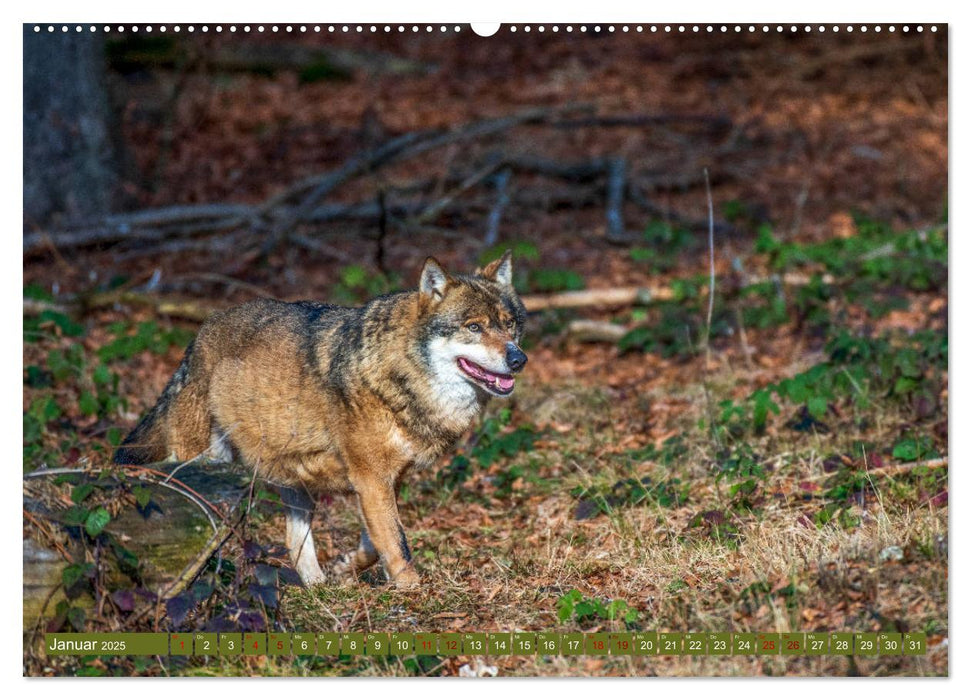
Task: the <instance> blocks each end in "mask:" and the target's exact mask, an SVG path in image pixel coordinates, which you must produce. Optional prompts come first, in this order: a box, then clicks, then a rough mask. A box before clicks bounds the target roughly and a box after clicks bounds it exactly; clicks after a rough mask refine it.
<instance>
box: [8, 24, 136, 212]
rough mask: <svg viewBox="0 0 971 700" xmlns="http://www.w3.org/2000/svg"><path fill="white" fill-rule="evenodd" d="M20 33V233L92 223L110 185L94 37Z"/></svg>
mask: <svg viewBox="0 0 971 700" xmlns="http://www.w3.org/2000/svg"><path fill="white" fill-rule="evenodd" d="M69 29H70V31H68V32H62V31H61V28H60V27H59V26H58V27H56V28H55V31H54V32H53V33H49V32H47V27H42V31H40V32H34V27H33V25H24V226H25V227H29V228H33V227H37V226H45V225H47V224H52V223H53V224H57V223H64V222H66V221H72V220H78V219H86V218H91V217H99V216H103V215H105V214H108V213H109V212H110V211H111V205H112V200H113V197H114V192H115V187H116V183H117V180H118V178H117V172H116V158H115V153H114V148H113V145H112V139H111V130H110V129H111V114H110V108H109V101H108V93H107V83H106V76H105V58H104V39H103V37H102V35H101V33H100V32H93V33H92V32H89V31H87V27H85V28H84V31H83V32H75V31H74V27H73V26H72V27H70V28H69Z"/></svg>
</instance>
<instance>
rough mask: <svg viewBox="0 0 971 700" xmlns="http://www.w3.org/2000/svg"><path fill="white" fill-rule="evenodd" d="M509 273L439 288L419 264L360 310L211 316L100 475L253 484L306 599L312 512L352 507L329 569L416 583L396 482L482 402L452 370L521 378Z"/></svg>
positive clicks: (253, 306) (303, 307) (255, 307)
mask: <svg viewBox="0 0 971 700" xmlns="http://www.w3.org/2000/svg"><path fill="white" fill-rule="evenodd" d="M511 265H512V264H511V260H510V255H509V253H506V255H504V256H503V257H502V258H501V259H500V260H497V261H495V262H494V263H492V264H490V265H489V266H487V267H486V268H485V269H484V270H477V271H476V273H475V274H472V275H468V276H466V275H455V276H452V275H449V274H448V273H446V272H445V271H444V269H443V268H442V267H441V265H439V264H438V263H437V262H436V261H435V260H434V259H431V258H429V259H428V260H427V261H426V262H425V265H424V267H423V269H422V274H421V283H420V286H419V289H417V290H413V291H408V292H401V293H397V294H390V295H386V296H382V297H378V298H376V299H374V300H372V301H371V302H369V303H368V304H366V305H365V306H363V307H360V308H346V307H340V306H331V305H327V304H319V303H315V302H306V301H303V302H295V303H285V302H280V301H272V300H268V299H262V300H258V301H253V302H249V303H247V304H243V305H241V306H238V307H235V308H232V309H229V310H227V311H225V312H222V313H218V314H214V315H213V316H212V317H211V318H210V319H208V320H207V321H206V322H205V323H204V324H203V326H202V328H201V329H200V331H199V335H198V336H197V338H196V339H195V341H194V342H193V343H192V344H191V345H190V346H189V348H188V349H187V350H186V353H185V357H184V358H183V360H182V363H181V364H180V365H179V368H178V369H177V370H176V372H175V374H174V375H173V377H172V379H171V380H170V381H169V383H168V385H167V386H166V387H165V389H164V391H163V392H162V395H161V397H160V398H159V401H158V403H157V404H156V406H155V407H154V408H152V410H151V411H149V413H148V414H147V415H146V416H145V418H144V420H142V422H141V423H140V424H139V425H138V426H137V427H136V428H135V429H134V430H133V431H132V433H131V434H130V435H129V436H128V437H127V438H126V439H125V441H124V443H123V444H122V446H121V447H120V448H119V449H118V451H117V453H116V454H115V461H116V462H119V463H148V462H155V461H161V460H165V459H177V460H187V459H192V458H194V457H196V456H198V455H200V454H203V453H207V451H209V454H212V453H213V452H215V453H217V456H219V457H221V458H225V457H226V456H229V454H231V455H232V457H234V458H235V459H238V460H239V461H241V462H242V463H244V464H246V465H248V466H250V467H251V468H254V469H256V470H257V472H258V473H259V474H260V475H261V476H263V477H264V478H266V479H267V480H268V481H269V482H271V483H273V484H275V485H278V487H279V488H280V490H281V496H282V498H283V501H284V503H285V505H286V506H287V546H288V547H289V548H290V552H291V557H292V559H293V563H294V566H295V568H296V569H297V571H298V572H299V573H300V575H301V578H302V579H303V580H304V582H306V583H315V582H319V581H321V580H322V579H323V573H322V571H321V569H320V566H319V564H318V562H317V558H316V554H315V551H314V545H313V537H312V534H311V530H310V521H311V515H312V512H313V509H314V502H315V498H316V497H317V496H319V495H321V494H323V493H328V492H353V493H356V494H357V496H358V500H359V505H360V510H361V514H362V516H363V520H364V530H363V532H362V535H361V542H360V546H359V547H358V549H357V550H356V552H354V553H352V554H350V555H347V556H345V557H343V558H342V567H343V569H345V570H346V571H349V572H356V571H360V570H362V569H364V568H366V567H368V566H370V565H372V564H374V563H375V562H377V561H378V560H379V559H380V561H381V563H382V564H383V565H384V568H385V570H386V572H387V574H388V576H389V577H390V578H391V579H393V580H394V581H396V582H397V583H400V584H406V585H407V584H413V583H416V582H417V580H418V577H417V574H416V573H415V571H414V568H413V566H412V564H411V562H410V560H411V555H410V553H409V550H408V544H407V540H406V538H405V534H404V529H403V527H402V525H401V521H400V518H399V516H398V506H397V499H396V493H397V488H398V486H399V484H400V480H401V477H402V476H403V475H404V474H405V473H406V472H407V470H408V469H409V468H411V467H423V466H427V465H429V464H432V463H433V462H435V461H436V460H437V459H438V458H439V457H441V456H442V455H443V454H444V453H445V452H447V451H448V450H449V449H450V448H451V447H452V446H453V445H454V444H455V442H456V440H457V439H458V438H459V437H460V436H461V435H462V434H463V433H464V432H465V431H466V430H467V429H468V428H469V427H470V426H471V425H472V423H473V422H474V421H475V420H476V418H477V417H478V416H479V414H480V412H481V410H482V408H483V406H484V405H485V403H486V401H487V400H488V398H489V396H490V395H492V394H493V393H494V391H493V388H492V387H489V388H488V389H487V388H485V387H484V386H483V384H482V382H481V381H478V380H473V379H470V378H469V377H468V376H467V375H468V373H467V372H463V371H462V370H459V369H458V363H457V360H456V357H457V356H459V355H461V356H462V357H465V358H471V359H472V361H473V362H477V363H479V364H480V365H481V366H482V367H484V368H485V367H487V365H488V368H487V369H488V370H489V371H490V372H494V373H496V374H497V375H498V374H502V375H504V376H506V381H508V376H511V375H512V374H514V373H515V372H516V371H518V370H519V369H521V368H522V364H523V363H525V360H526V358H525V355H523V354H522V352H521V351H520V350H519V348H518V343H519V341H520V337H521V335H522V330H523V324H524V322H525V310H524V308H523V305H522V303H521V301H520V300H519V297H518V295H517V294H516V292H515V290H514V289H513V286H512V281H511V279H512V266H511ZM517 353H518V354H517ZM510 358H512V359H510ZM497 368H498V369H497ZM507 375H508V376H507ZM496 381H497V382H498V381H499V380H498V379H497V380H496ZM498 388H501V387H498V384H497V385H496V389H498Z"/></svg>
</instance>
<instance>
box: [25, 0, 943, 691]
mask: <svg viewBox="0 0 971 700" xmlns="http://www.w3.org/2000/svg"><path fill="white" fill-rule="evenodd" d="M318 10H319V11H318ZM318 10H315V13H316V14H323V15H326V9H325V8H324V9H321V8H318ZM644 12H647V10H644ZM914 12H915V15H920V14H921V9H920V7H915V8H914ZM593 14H595V12H594V13H593ZM269 15H272V8H271V11H270V12H269ZM105 18H110V17H109V16H108V15H103V16H102V17H101V19H105ZM308 19H310V18H309V17H308ZM18 31H22V43H23V54H22V58H23V64H22V68H23V159H24V165H23V173H22V176H23V212H22V225H23V240H22V255H23V285H22V286H23V338H22V343H23V407H22V408H23V576H24V580H23V674H24V675H25V676H30V677H50V676H58V677H62V676H69V677H77V676H126V677H127V676H137V677H153V678H154V677H173V676H276V677H279V676H301V677H318V676H320V677H323V676H327V677H332V676H345V677H346V676H368V677H374V676H382V677H383V676H394V677H455V676H457V677H476V678H483V677H510V676H515V677H645V676H695V677H711V676H759V677H763V676H773V677H775V676H788V677H820V676H827V677H831V676H873V677H876V676H947V675H948V674H949V672H950V668H949V663H948V640H949V632H950V624H949V596H948V584H949V558H948V557H949V555H948V541H949V509H948V506H949V503H948V491H949V480H948V467H949V450H948V445H949V433H948V415H949V414H948V406H949V374H948V312H949V305H948V299H949V297H948V284H949V272H948V270H949V266H948V259H949V230H948V207H949V199H948V164H949V160H948V129H949V112H948V108H949V102H948V80H949V71H948V58H949V36H948V35H949V31H948V25H947V24H946V23H933V22H911V23H901V22H895V23H894V22H872V23H856V24H846V23H832V22H823V21H815V22H812V23H806V22H801V23H798V24H792V23H787V24H778V23H764V22H751V21H746V22H744V23H743V22H731V23H721V22H719V23H699V22H689V23H663V22H662V23H657V22H655V23H652V22H649V21H647V22H628V23H619V22H604V23H586V24H581V23H562V22H561V23H555V22H541V23H536V22H533V23H497V24H491V25H489V24H468V23H462V22H459V23H455V22H451V23H445V24H443V23H427V22H422V23H401V22H396V23H378V22H363V23H334V22H330V23H329V22H304V23H301V22H289V23H272V22H270V23H262V24H260V23H240V22H211V23H179V22H166V23H152V24H148V23H139V24H130V23H117V22H111V23H108V22H98V23H90V22H87V23H63V22H60V23H48V22H44V23H32V22H28V23H26V24H24V25H23V26H22V30H18Z"/></svg>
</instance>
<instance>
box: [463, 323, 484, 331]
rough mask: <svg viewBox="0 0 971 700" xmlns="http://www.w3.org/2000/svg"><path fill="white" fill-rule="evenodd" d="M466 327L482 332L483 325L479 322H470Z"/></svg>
mask: <svg viewBox="0 0 971 700" xmlns="http://www.w3.org/2000/svg"><path fill="white" fill-rule="evenodd" d="M466 328H468V329H469V330H470V331H472V332H473V333H481V332H482V326H480V325H479V324H478V323H470V324H468V325H467V326H466Z"/></svg>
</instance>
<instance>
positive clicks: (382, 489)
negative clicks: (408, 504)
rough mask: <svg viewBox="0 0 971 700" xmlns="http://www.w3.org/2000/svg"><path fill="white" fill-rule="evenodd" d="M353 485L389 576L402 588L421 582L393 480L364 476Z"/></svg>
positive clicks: (375, 546)
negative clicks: (413, 559) (410, 548)
mask: <svg viewBox="0 0 971 700" xmlns="http://www.w3.org/2000/svg"><path fill="white" fill-rule="evenodd" d="M354 489H355V491H357V497H358V500H359V502H360V504H361V514H362V515H363V516H364V523H365V525H366V527H367V533H366V536H367V537H369V538H370V541H371V543H373V545H374V550H375V551H376V552H377V554H378V557H380V560H381V564H382V565H383V566H384V571H385V573H387V575H388V578H389V579H391V580H392V581H394V583H395V585H397V586H399V587H402V588H410V587H413V586H416V585H418V583H419V578H418V573H417V572H416V571H415V567H414V566H412V564H411V550H409V549H408V540H407V539H406V538H405V530H404V528H403V527H402V526H401V519H400V518H399V517H398V500H397V498H396V497H395V490H394V484H389V483H387V482H385V481H384V480H382V479H380V478H377V477H370V478H367V477H365V478H363V479H358V480H357V482H356V483H354ZM363 544H364V541H363V539H362V545H363ZM359 553H360V554H364V555H365V556H366V552H361V550H359Z"/></svg>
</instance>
